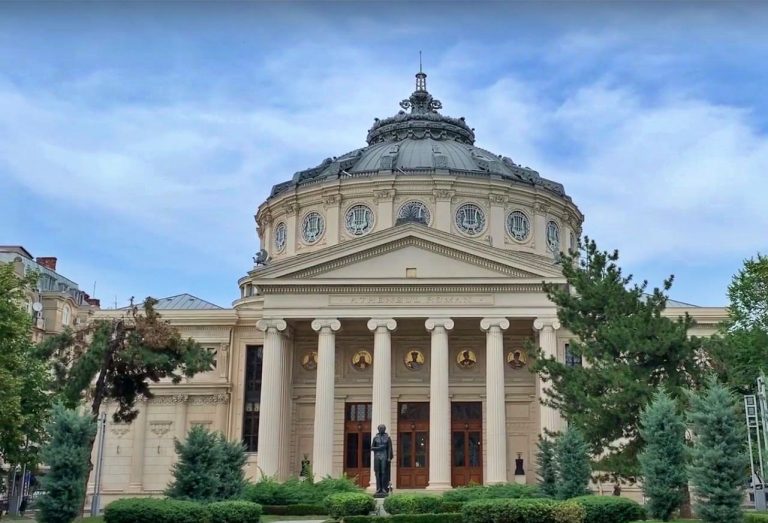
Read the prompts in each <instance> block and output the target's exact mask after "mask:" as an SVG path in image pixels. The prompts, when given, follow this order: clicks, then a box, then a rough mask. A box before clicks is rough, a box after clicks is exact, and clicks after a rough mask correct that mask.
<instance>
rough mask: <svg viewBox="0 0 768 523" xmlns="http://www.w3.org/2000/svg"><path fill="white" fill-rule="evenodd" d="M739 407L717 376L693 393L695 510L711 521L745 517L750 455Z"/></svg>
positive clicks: (724, 522) (728, 521)
mask: <svg viewBox="0 0 768 523" xmlns="http://www.w3.org/2000/svg"><path fill="white" fill-rule="evenodd" d="M739 410H740V409H739V402H738V401H737V399H736V397H734V395H733V394H732V393H731V392H730V391H729V390H728V389H727V388H726V387H725V386H723V385H721V384H719V383H718V382H717V380H716V379H715V378H714V377H712V378H710V379H709V381H708V382H707V386H706V389H705V390H703V391H702V392H701V393H700V394H691V408H690V411H689V412H688V423H689V425H690V428H691V430H692V432H693V449H692V452H691V463H690V465H689V468H688V475H689V477H690V480H691V484H692V485H693V487H694V492H695V494H696V512H697V514H698V516H699V517H700V518H701V519H702V520H703V521H705V522H708V523H738V522H740V521H742V512H741V503H742V501H743V499H744V485H745V480H746V477H747V474H746V471H747V465H748V458H747V454H746V443H745V442H746V434H745V429H744V420H743V415H742V414H741V413H740V412H739Z"/></svg>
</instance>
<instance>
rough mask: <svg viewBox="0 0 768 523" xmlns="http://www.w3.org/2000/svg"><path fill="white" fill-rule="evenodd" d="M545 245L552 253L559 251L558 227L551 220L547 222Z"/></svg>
mask: <svg viewBox="0 0 768 523" xmlns="http://www.w3.org/2000/svg"><path fill="white" fill-rule="evenodd" d="M547 247H549V250H550V251H552V252H554V253H558V252H560V227H558V226H557V224H556V223H555V222H553V221H550V222H549V223H547Z"/></svg>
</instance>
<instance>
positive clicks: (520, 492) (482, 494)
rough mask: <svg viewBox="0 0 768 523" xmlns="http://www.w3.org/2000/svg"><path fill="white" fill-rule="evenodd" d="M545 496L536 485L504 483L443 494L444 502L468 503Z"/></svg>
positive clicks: (460, 489) (460, 488) (454, 490)
mask: <svg viewBox="0 0 768 523" xmlns="http://www.w3.org/2000/svg"><path fill="white" fill-rule="evenodd" d="M541 497H543V495H542V494H541V491H540V490H539V488H538V487H536V486H534V485H518V484H516V483H504V484H501V485H485V486H475V487H459V488H456V489H453V490H449V491H448V492H446V493H445V494H443V501H450V502H466V501H474V500H476V499H496V498H513V499H519V498H541Z"/></svg>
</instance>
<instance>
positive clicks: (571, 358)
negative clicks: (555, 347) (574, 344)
mask: <svg viewBox="0 0 768 523" xmlns="http://www.w3.org/2000/svg"><path fill="white" fill-rule="evenodd" d="M565 365H566V366H567V367H581V355H580V354H575V353H574V352H573V351H572V350H571V345H570V344H569V343H566V344H565Z"/></svg>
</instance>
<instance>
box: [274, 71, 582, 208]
mask: <svg viewBox="0 0 768 523" xmlns="http://www.w3.org/2000/svg"><path fill="white" fill-rule="evenodd" d="M400 106H401V107H402V108H403V110H402V111H400V112H399V113H398V114H396V115H394V116H391V117H389V118H385V119H383V120H379V119H378V118H376V119H375V120H374V123H373V126H372V127H371V128H370V129H369V130H368V136H367V139H366V141H367V142H368V146H367V147H363V148H361V149H356V150H354V151H351V152H348V153H346V154H343V155H341V156H337V157H333V158H326V159H325V160H323V162H322V163H321V164H320V165H318V166H317V167H313V168H311V169H306V170H304V171H299V172H297V173H296V174H294V175H293V179H291V180H290V181H287V182H283V183H279V184H277V185H275V186H274V187H273V188H272V193H271V196H270V197H274V196H278V195H279V194H281V193H283V192H285V191H288V190H290V189H292V188H295V187H299V186H303V185H308V184H312V183H317V182H322V181H325V180H329V179H338V178H346V177H359V176H376V175H381V174H403V175H408V174H428V173H434V174H449V175H454V176H456V175H459V176H494V177H499V178H501V179H506V180H509V181H511V182H514V183H521V184H525V185H532V186H539V187H542V188H544V189H546V190H548V191H550V192H553V193H555V194H557V195H558V196H561V197H565V198H568V197H567V196H566V195H565V190H564V189H563V186H562V185H561V184H559V183H556V182H553V181H550V180H547V179H545V178H542V177H541V176H539V173H537V172H536V171H534V170H533V169H530V168H528V167H522V166H520V165H518V164H516V163H515V162H513V161H512V160H511V159H509V158H507V157H506V156H502V155H500V154H494V153H492V152H490V151H488V150H486V149H481V148H480V147H475V145H474V143H475V133H474V130H473V129H471V128H470V127H469V126H468V125H467V124H466V122H465V121H464V118H451V117H449V116H444V115H442V114H440V113H439V112H438V110H439V109H442V104H441V103H440V101H439V100H436V99H434V98H433V97H432V95H431V94H429V92H428V91H427V75H426V74H425V73H423V72H419V73H417V74H416V90H415V91H414V92H413V93H412V94H411V96H410V97H409V98H408V99H406V100H403V101H402V102H400ZM406 111H409V112H406ZM568 199H569V198H568Z"/></svg>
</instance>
